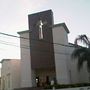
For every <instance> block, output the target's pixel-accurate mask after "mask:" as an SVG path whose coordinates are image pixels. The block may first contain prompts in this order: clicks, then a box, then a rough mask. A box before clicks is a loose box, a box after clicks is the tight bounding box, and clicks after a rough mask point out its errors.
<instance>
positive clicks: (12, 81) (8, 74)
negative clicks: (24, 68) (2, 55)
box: [1, 59, 20, 90]
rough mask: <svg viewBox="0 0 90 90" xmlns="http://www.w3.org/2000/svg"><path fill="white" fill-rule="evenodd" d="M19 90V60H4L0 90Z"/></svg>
mask: <svg viewBox="0 0 90 90" xmlns="http://www.w3.org/2000/svg"><path fill="white" fill-rule="evenodd" d="M14 88H20V60H18V59H10V60H9V59H8V60H7V59H5V60H4V61H3V62H2V68H1V90H3V89H5V90H13V89H14Z"/></svg>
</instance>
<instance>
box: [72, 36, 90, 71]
mask: <svg viewBox="0 0 90 90" xmlns="http://www.w3.org/2000/svg"><path fill="white" fill-rule="evenodd" d="M78 41H81V42H83V44H85V45H86V47H82V46H78ZM72 58H73V59H77V60H78V70H80V69H81V68H82V66H83V63H84V62H87V70H88V72H90V40H89V39H88V37H87V36H86V35H79V37H78V38H76V39H75V50H74V51H73V53H72Z"/></svg>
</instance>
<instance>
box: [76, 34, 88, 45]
mask: <svg viewBox="0 0 90 90" xmlns="http://www.w3.org/2000/svg"><path fill="white" fill-rule="evenodd" d="M78 41H80V42H82V43H83V44H85V45H86V46H89V45H90V41H89V39H88V37H87V36H86V35H79V36H78V37H77V38H76V39H75V42H74V43H75V44H76V45H78Z"/></svg>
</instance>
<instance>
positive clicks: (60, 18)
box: [0, 0, 90, 60]
mask: <svg viewBox="0 0 90 90" xmlns="http://www.w3.org/2000/svg"><path fill="white" fill-rule="evenodd" d="M48 9H52V11H53V13H54V23H55V24H57V23H62V22H65V23H66V25H67V27H68V29H69V31H70V33H69V35H68V36H69V37H68V38H69V42H72V43H73V42H74V39H75V38H76V37H77V35H80V34H86V35H87V36H89V37H90V0H0V32H4V33H8V34H13V35H17V32H19V31H23V30H28V14H32V13H36V12H40V11H44V10H48ZM6 44H9V45H6ZM13 44H14V45H16V46H13ZM17 46H19V39H17V38H10V37H8V36H4V35H0V60H1V59H3V58H20V51H19V50H20V49H19V47H17Z"/></svg>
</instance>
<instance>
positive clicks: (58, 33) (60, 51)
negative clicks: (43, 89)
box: [53, 26, 70, 84]
mask: <svg viewBox="0 0 90 90" xmlns="http://www.w3.org/2000/svg"><path fill="white" fill-rule="evenodd" d="M53 43H59V44H63V45H68V37H67V32H66V31H65V29H64V27H63V26H57V27H54V28H53ZM54 52H55V66H56V78H57V82H58V83H59V84H60V83H62V84H63V83H64V84H66V83H69V81H70V80H69V75H68V67H67V55H66V54H67V47H65V46H62V45H57V44H54Z"/></svg>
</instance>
